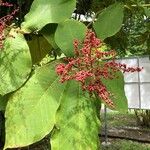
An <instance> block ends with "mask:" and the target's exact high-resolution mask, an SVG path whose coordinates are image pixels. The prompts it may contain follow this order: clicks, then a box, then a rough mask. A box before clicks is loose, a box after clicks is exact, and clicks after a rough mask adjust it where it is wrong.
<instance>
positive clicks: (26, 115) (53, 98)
mask: <svg viewBox="0 0 150 150" xmlns="http://www.w3.org/2000/svg"><path fill="white" fill-rule="evenodd" d="M55 65H56V63H49V64H48V65H46V66H43V67H40V68H38V69H36V70H35V72H34V73H33V75H32V77H31V78H30V79H29V80H28V82H27V83H26V84H25V85H24V86H23V87H22V88H21V89H19V90H18V91H17V92H15V93H14V94H13V96H12V97H10V99H9V101H8V103H7V107H6V113H5V117H6V124H5V127H6V142H5V149H6V148H13V147H23V146H26V145H29V144H32V143H34V142H36V141H39V140H40V139H42V138H43V137H44V136H45V135H47V134H48V133H49V132H50V131H51V130H52V128H53V126H54V124H55V113H56V110H57V108H58V106H59V103H60V100H61V99H62V95H63V92H64V88H65V85H64V84H61V83H59V77H57V75H56V73H55Z"/></svg>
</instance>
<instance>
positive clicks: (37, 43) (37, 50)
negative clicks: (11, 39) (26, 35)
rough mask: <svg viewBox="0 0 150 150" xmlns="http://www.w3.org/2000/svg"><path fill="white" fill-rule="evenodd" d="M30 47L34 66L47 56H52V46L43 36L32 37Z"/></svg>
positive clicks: (29, 42)
mask: <svg viewBox="0 0 150 150" xmlns="http://www.w3.org/2000/svg"><path fill="white" fill-rule="evenodd" d="M28 45H29V48H30V52H31V56H32V63H33V64H36V63H39V62H40V61H41V60H42V59H43V58H44V57H45V56H46V54H50V53H51V50H52V46H51V45H50V44H49V42H48V41H47V40H46V39H45V38H44V37H43V36H39V35H32V36H31V35H30V40H28Z"/></svg>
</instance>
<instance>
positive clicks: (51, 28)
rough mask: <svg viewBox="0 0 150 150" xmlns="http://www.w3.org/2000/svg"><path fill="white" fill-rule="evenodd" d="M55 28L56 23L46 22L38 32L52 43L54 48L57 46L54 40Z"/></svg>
mask: <svg viewBox="0 0 150 150" xmlns="http://www.w3.org/2000/svg"><path fill="white" fill-rule="evenodd" d="M56 28H57V24H48V25H46V26H45V27H44V28H43V29H42V30H41V32H40V33H41V34H42V35H43V36H44V38H45V39H46V40H47V41H48V42H49V43H50V44H51V45H52V47H53V48H54V49H56V48H58V46H57V44H56V43H55V40H54V34H55V31H56Z"/></svg>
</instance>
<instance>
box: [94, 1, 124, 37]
mask: <svg viewBox="0 0 150 150" xmlns="http://www.w3.org/2000/svg"><path fill="white" fill-rule="evenodd" d="M123 16H124V15H123V5H122V4H121V3H115V4H113V5H110V6H109V7H108V8H106V9H104V10H103V11H102V13H100V14H99V16H98V18H97V21H96V22H95V23H94V29H95V31H96V34H97V36H98V37H99V38H100V39H102V40H104V39H105V38H107V37H110V36H112V35H114V34H115V33H117V32H118V31H119V30H120V28H121V27H122V22H123Z"/></svg>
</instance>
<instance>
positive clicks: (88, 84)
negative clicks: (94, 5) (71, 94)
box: [56, 30, 141, 108]
mask: <svg viewBox="0 0 150 150" xmlns="http://www.w3.org/2000/svg"><path fill="white" fill-rule="evenodd" d="M79 44H80V43H79V41H78V40H75V41H74V51H75V57H74V58H65V59H64V60H65V61H67V63H66V64H65V63H61V64H58V65H57V66H56V72H57V74H58V75H60V76H61V80H60V81H61V82H62V83H63V82H65V81H68V80H76V81H78V82H80V83H81V86H82V89H83V90H86V91H88V92H89V93H90V95H93V94H97V95H98V96H99V97H100V98H101V100H103V101H104V102H105V103H106V104H108V105H109V106H110V107H111V108H115V106H114V103H113V102H112V100H111V98H112V97H113V94H112V93H110V92H109V91H108V90H107V88H106V86H105V85H104V84H103V80H104V79H106V80H108V79H110V80H112V79H114V78H116V77H117V76H116V72H118V71H120V70H122V71H123V72H135V71H141V68H138V67H137V68H132V67H127V66H126V64H120V63H116V62H115V60H114V58H115V56H116V52H115V51H114V50H111V51H102V50H101V47H102V46H103V45H104V43H103V42H102V41H101V40H100V39H97V38H96V36H95V33H94V32H92V31H91V30H88V31H87V33H86V37H85V40H84V42H83V43H81V44H80V47H81V46H83V47H82V48H79ZM108 57H109V58H111V61H107V58H108ZM104 60H105V61H104Z"/></svg>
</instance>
